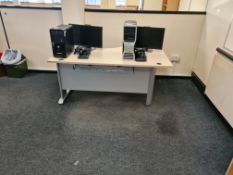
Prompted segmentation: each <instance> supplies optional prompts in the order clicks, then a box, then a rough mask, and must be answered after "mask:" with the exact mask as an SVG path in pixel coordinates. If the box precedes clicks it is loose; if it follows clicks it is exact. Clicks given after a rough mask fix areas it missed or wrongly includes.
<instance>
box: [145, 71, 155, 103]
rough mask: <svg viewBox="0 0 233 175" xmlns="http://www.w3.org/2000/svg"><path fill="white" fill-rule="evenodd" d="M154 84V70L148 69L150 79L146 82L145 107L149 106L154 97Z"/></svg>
mask: <svg viewBox="0 0 233 175" xmlns="http://www.w3.org/2000/svg"><path fill="white" fill-rule="evenodd" d="M154 83H155V70H154V69H150V77H149V82H148V91H147V97H146V105H147V106H150V105H151V103H152V100H153V95H154Z"/></svg>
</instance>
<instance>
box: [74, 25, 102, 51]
mask: <svg viewBox="0 0 233 175" xmlns="http://www.w3.org/2000/svg"><path fill="white" fill-rule="evenodd" d="M71 25H72V28H73V44H74V45H81V46H86V47H100V48H101V47H102V45H103V44H102V40H103V39H102V35H103V34H102V33H103V32H102V27H96V26H89V25H78V24H71Z"/></svg>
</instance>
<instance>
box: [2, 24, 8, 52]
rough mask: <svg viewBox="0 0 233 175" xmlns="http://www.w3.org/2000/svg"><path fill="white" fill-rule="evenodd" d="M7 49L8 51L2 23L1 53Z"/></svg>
mask: <svg viewBox="0 0 233 175" xmlns="http://www.w3.org/2000/svg"><path fill="white" fill-rule="evenodd" d="M5 49H7V43H6V39H5V35H4V31H3V26H2V23H1V21H0V52H2V51H3V50H5Z"/></svg>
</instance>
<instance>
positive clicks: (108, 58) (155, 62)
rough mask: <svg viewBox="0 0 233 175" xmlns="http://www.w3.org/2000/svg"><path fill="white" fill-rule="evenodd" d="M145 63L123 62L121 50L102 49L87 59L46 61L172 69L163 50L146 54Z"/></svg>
mask: <svg viewBox="0 0 233 175" xmlns="http://www.w3.org/2000/svg"><path fill="white" fill-rule="evenodd" d="M146 56H147V61H146V62H137V61H135V60H125V59H123V58H122V48H121V47H117V48H104V49H95V50H93V51H92V52H91V55H90V57H89V58H88V59H78V57H77V55H74V54H73V53H72V54H70V56H69V57H67V58H65V59H63V60H60V59H58V58H55V57H51V58H49V59H48V62H50V63H59V64H79V65H96V66H121V67H139V68H166V67H172V63H171V61H170V60H169V59H168V57H167V55H166V54H165V52H164V51H163V50H153V51H152V52H146Z"/></svg>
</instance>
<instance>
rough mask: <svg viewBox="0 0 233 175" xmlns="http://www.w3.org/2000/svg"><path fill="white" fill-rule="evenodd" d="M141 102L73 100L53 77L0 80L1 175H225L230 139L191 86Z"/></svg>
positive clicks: (159, 88)
mask: <svg viewBox="0 0 233 175" xmlns="http://www.w3.org/2000/svg"><path fill="white" fill-rule="evenodd" d="M155 87H156V88H155V94H154V100H153V105H152V106H150V107H146V106H145V105H144V104H145V96H144V95H134V94H114V93H94V92H73V93H72V94H71V96H70V97H69V98H68V100H67V102H66V104H65V105H63V106H59V105H58V104H57V100H58V97H59V91H58V84H57V79H56V75H55V74H46V73H30V74H28V75H27V77H25V78H24V79H8V78H0V174H2V175H223V174H224V172H225V171H226V169H227V166H228V164H229V162H230V160H231V158H232V157H233V136H232V133H231V131H230V130H229V128H228V127H226V125H225V124H224V122H222V120H221V119H220V118H219V116H218V115H217V114H216V113H215V111H214V110H213V108H212V107H211V106H210V105H209V104H208V103H207V101H206V99H205V98H204V97H203V96H202V95H201V94H200V92H199V91H198V90H197V88H196V87H195V86H194V84H193V83H192V82H191V80H189V79H157V80H156V85H155Z"/></svg>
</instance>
